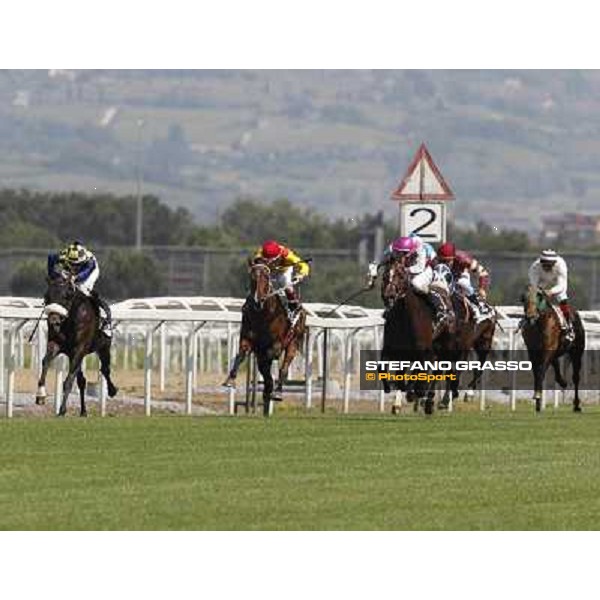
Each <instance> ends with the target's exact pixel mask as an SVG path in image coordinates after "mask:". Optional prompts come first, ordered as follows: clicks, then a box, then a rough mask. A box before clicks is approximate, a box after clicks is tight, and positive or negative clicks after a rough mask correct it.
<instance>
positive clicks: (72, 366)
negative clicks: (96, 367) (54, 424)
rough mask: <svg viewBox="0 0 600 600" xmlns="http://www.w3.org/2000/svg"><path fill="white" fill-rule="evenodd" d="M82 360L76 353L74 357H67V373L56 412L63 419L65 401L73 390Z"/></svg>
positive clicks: (65, 406)
mask: <svg viewBox="0 0 600 600" xmlns="http://www.w3.org/2000/svg"><path fill="white" fill-rule="evenodd" d="M82 360H83V354H82V353H78V354H76V355H75V356H72V357H69V372H68V374H67V377H66V378H65V382H64V383H63V393H62V401H61V403H60V408H59V410H58V416H59V417H64V416H65V415H66V414H67V399H68V398H69V394H70V393H71V390H72V389H73V383H75V377H76V376H77V373H78V371H79V370H80V369H81V361H82Z"/></svg>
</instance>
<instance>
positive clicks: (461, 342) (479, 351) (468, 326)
mask: <svg viewBox="0 0 600 600" xmlns="http://www.w3.org/2000/svg"><path fill="white" fill-rule="evenodd" d="M452 305H453V307H454V314H455V316H456V336H455V338H454V342H455V360H467V358H468V356H469V353H470V352H471V350H474V351H475V354H476V355H477V360H478V361H480V362H485V361H486V359H487V357H488V354H489V353H490V351H491V349H492V343H493V340H494V333H495V332H496V325H497V315H496V312H495V311H494V314H493V316H491V317H490V318H488V319H484V320H483V321H480V322H479V323H477V322H476V320H475V314H474V311H473V309H472V308H471V306H470V304H469V301H468V300H467V299H466V298H465V296H464V295H463V294H461V293H457V292H454V293H453V294H452ZM455 374H456V379H455V380H454V381H452V382H449V385H448V386H447V388H446V392H445V393H444V397H443V398H442V400H441V402H440V405H439V407H440V408H447V407H448V404H449V402H450V395H452V399H456V398H457V397H458V395H459V387H460V374H461V372H460V371H455ZM482 375H483V371H475V373H474V374H473V377H472V378H471V381H469V383H468V384H467V389H466V391H465V401H466V400H467V399H468V398H471V397H472V396H473V395H474V392H475V389H476V388H477V385H478V384H479V381H480V380H481V377H482Z"/></svg>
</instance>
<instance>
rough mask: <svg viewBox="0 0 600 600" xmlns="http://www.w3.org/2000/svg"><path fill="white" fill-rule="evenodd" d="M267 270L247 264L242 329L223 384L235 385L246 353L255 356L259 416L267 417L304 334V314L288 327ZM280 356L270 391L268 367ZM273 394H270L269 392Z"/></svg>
mask: <svg viewBox="0 0 600 600" xmlns="http://www.w3.org/2000/svg"><path fill="white" fill-rule="evenodd" d="M270 274H271V270H270V268H269V266H268V265H266V264H265V263H264V262H262V261H260V260H256V261H254V262H252V263H251V264H250V295H249V296H248V299H247V300H246V303H245V304H244V306H243V308H242V328H241V333H240V344H239V349H238V353H237V356H236V357H235V359H234V361H233V364H232V366H231V370H230V371H229V376H228V377H227V380H226V381H225V383H224V384H223V385H225V386H227V387H231V386H233V385H235V379H236V377H237V374H238V370H239V368H240V366H241V364H242V362H243V361H244V359H245V358H246V356H248V355H249V354H250V352H254V353H255V355H256V362H257V366H258V370H259V371H260V374H261V375H262V378H263V382H264V387H263V415H264V416H265V417H268V416H269V408H270V402H271V401H273V400H275V401H277V400H281V396H282V393H283V385H284V383H285V381H286V380H287V377H288V370H289V366H290V364H291V362H292V360H294V357H295V356H296V354H297V353H298V350H299V349H300V348H301V347H302V341H303V338H304V334H305V332H306V311H305V310H304V309H302V308H301V309H299V311H298V312H297V313H296V316H295V317H294V322H293V323H292V324H290V322H289V318H288V314H287V311H286V309H285V308H284V306H283V304H282V302H281V300H280V298H279V293H284V292H283V290H282V291H281V292H276V291H274V290H273V284H272V282H271V277H270ZM282 353H283V362H282V363H281V366H280V368H279V379H278V381H277V386H276V387H275V389H274V382H273V376H272V375H271V364H272V362H273V360H279V357H280V356H281V354H282ZM273 392H274V393H273Z"/></svg>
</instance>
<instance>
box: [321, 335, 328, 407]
mask: <svg viewBox="0 0 600 600" xmlns="http://www.w3.org/2000/svg"><path fill="white" fill-rule="evenodd" d="M328 337H329V330H328V329H327V328H324V329H323V390H322V393H321V412H322V413H324V412H325V401H326V399H327V376H328V372H327V368H328V358H329V357H328V354H329V352H328V351H327V349H328V343H327V342H328Z"/></svg>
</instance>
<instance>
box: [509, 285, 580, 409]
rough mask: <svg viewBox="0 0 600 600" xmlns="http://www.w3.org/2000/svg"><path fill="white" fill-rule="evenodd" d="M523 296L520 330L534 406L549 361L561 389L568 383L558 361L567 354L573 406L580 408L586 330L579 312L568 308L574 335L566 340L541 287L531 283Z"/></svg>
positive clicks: (538, 406) (537, 404) (539, 397)
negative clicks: (580, 378) (525, 348)
mask: <svg viewBox="0 0 600 600" xmlns="http://www.w3.org/2000/svg"><path fill="white" fill-rule="evenodd" d="M523 300H524V303H525V318H524V320H523V322H522V326H521V332H522V335H523V340H524V341H525V345H526V346H527V351H528V353H529V360H530V361H531V363H532V367H533V380H534V388H535V389H534V393H533V399H534V400H535V410H536V411H537V412H539V411H540V410H541V405H542V390H543V387H544V378H545V376H546V371H547V370H548V367H549V366H550V365H552V368H553V369H554V375H555V379H556V383H558V385H559V386H560V387H561V388H562V389H565V388H566V387H567V382H566V381H565V379H564V378H563V376H562V374H561V372H560V364H559V362H558V359H559V358H560V357H561V356H563V355H567V356H569V358H570V359H571V365H572V368H573V386H574V388H575V398H574V399H573V410H574V411H575V412H580V411H581V402H580V400H579V377H580V372H581V363H582V357H583V352H584V350H585V331H584V329H583V323H582V322H581V318H580V316H579V313H578V312H577V311H576V310H575V309H574V308H571V310H572V312H573V330H574V332H575V338H574V340H573V341H572V342H570V343H569V342H568V341H567V340H565V336H564V335H563V332H562V329H561V323H560V318H559V316H558V315H557V314H556V309H555V308H554V307H553V306H552V304H551V302H550V298H549V297H548V295H547V294H546V293H545V292H544V291H543V290H541V289H537V288H535V287H534V286H531V285H530V286H528V287H527V291H526V292H525V294H524V297H523Z"/></svg>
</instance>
